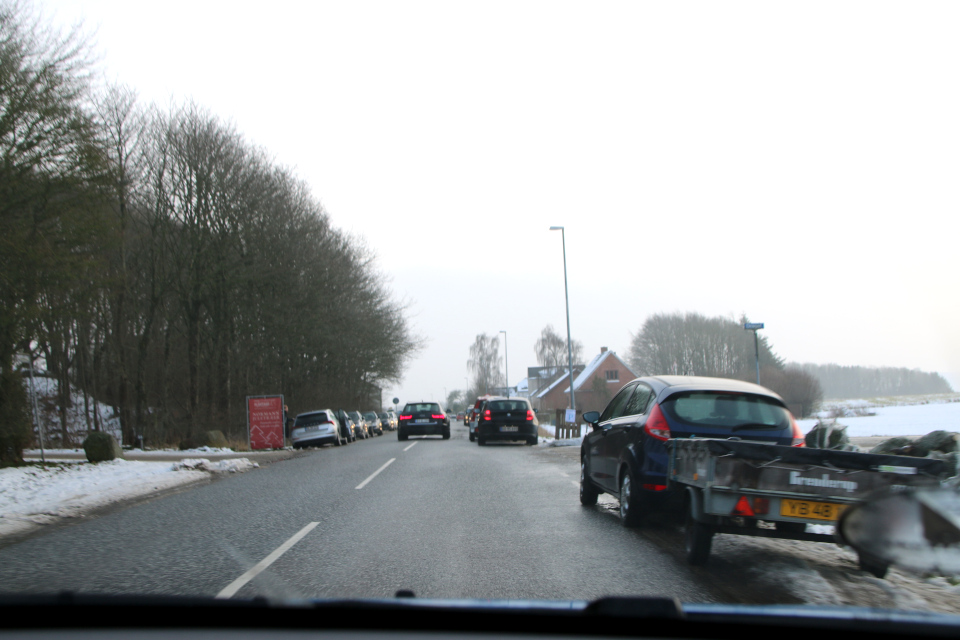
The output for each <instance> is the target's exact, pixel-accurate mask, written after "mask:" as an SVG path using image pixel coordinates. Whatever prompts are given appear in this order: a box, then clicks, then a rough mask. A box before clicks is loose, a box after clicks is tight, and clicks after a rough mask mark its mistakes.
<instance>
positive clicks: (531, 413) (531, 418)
mask: <svg viewBox="0 0 960 640" xmlns="http://www.w3.org/2000/svg"><path fill="white" fill-rule="evenodd" d="M527 420H528V421H532V420H533V409H527Z"/></svg>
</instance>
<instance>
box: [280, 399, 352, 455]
mask: <svg viewBox="0 0 960 640" xmlns="http://www.w3.org/2000/svg"><path fill="white" fill-rule="evenodd" d="M290 441H291V442H292V443H293V448H294V449H299V448H301V447H316V446H320V445H322V444H328V443H332V444H335V445H337V446H338V447H339V446H340V445H342V444H345V443H344V438H343V435H342V431H341V428H340V423H339V422H338V421H337V417H336V414H335V413H334V412H333V411H331V410H330V409H323V410H318V411H308V412H307V413H301V414H299V415H298V416H297V418H296V420H294V422H293V429H291V430H290Z"/></svg>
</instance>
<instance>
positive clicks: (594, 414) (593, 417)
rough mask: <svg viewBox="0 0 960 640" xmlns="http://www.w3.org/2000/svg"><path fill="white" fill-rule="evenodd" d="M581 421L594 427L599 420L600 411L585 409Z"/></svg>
mask: <svg viewBox="0 0 960 640" xmlns="http://www.w3.org/2000/svg"><path fill="white" fill-rule="evenodd" d="M583 421H584V422H586V423H587V424H589V425H591V426H593V427H594V428H596V426H597V423H598V422H600V412H599V411H587V412H586V413H585V414H583Z"/></svg>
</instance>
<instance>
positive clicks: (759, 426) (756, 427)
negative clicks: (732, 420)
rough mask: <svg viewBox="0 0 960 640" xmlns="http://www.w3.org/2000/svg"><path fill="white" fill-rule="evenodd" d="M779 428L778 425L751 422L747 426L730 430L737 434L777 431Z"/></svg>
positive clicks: (742, 425)
mask: <svg viewBox="0 0 960 640" xmlns="http://www.w3.org/2000/svg"><path fill="white" fill-rule="evenodd" d="M779 428H780V426H779V425H775V424H763V423H761V422H752V423H749V424H741V425H737V426H736V427H734V428H733V429H732V431H734V432H737V431H765V430H773V429H779Z"/></svg>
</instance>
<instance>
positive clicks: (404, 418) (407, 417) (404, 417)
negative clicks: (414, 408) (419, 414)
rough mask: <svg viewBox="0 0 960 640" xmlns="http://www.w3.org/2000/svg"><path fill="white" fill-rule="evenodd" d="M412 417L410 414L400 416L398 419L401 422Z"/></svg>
mask: <svg viewBox="0 0 960 640" xmlns="http://www.w3.org/2000/svg"><path fill="white" fill-rule="evenodd" d="M412 417H413V414H412V413H411V414H410V415H408V416H400V419H401V420H409V419H410V418H412Z"/></svg>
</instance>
